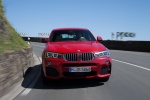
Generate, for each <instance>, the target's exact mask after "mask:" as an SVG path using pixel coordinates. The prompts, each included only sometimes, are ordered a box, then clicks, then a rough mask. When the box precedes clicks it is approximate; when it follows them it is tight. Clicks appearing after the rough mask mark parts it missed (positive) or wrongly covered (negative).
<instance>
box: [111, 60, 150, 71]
mask: <svg viewBox="0 0 150 100" xmlns="http://www.w3.org/2000/svg"><path fill="white" fill-rule="evenodd" d="M112 60H113V61H117V62H121V63H124V64H128V65H131V66H135V67H137V68H141V69H145V70H148V71H150V69H149V68H145V67H142V66H139V65H135V64H131V63H128V62H124V61H120V60H116V59H112Z"/></svg>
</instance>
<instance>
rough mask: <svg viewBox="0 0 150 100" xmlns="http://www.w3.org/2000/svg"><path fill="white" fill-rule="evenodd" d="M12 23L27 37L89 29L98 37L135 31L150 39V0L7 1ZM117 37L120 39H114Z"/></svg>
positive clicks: (6, 5)
mask: <svg viewBox="0 0 150 100" xmlns="http://www.w3.org/2000/svg"><path fill="white" fill-rule="evenodd" d="M3 4H4V7H5V8H4V11H5V12H6V17H7V18H8V20H9V21H10V23H11V25H12V26H13V27H14V28H15V29H16V30H17V32H20V33H26V36H32V37H37V36H39V35H38V34H39V33H50V32H51V30H52V29H54V28H60V27H82V28H88V29H89V30H90V31H91V32H92V33H93V34H94V36H95V37H96V36H102V38H103V39H104V40H108V39H111V33H112V32H113V33H115V34H116V32H134V33H136V37H135V38H127V37H124V38H123V40H147V41H150V0H3ZM114 39H116V38H114Z"/></svg>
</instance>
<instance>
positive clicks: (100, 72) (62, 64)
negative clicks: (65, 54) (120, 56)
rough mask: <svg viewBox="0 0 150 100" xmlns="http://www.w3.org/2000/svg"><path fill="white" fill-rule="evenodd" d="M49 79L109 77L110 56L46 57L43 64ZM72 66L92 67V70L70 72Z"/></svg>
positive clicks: (45, 74)
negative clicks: (85, 59) (79, 57)
mask: <svg viewBox="0 0 150 100" xmlns="http://www.w3.org/2000/svg"><path fill="white" fill-rule="evenodd" d="M42 65H43V66H42V68H43V72H44V76H45V77H46V78H47V79H61V78H65V79H72V78H75V79H76V78H107V77H110V75H111V69H112V68H111V67H112V61H111V58H110V57H105V58H95V59H94V60H92V61H75V62H73V61H65V60H64V59H61V58H44V59H43V64H42ZM70 67H90V68H91V71H90V72H69V68H70Z"/></svg>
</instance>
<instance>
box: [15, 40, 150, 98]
mask: <svg viewBox="0 0 150 100" xmlns="http://www.w3.org/2000/svg"><path fill="white" fill-rule="evenodd" d="M31 44H32V46H33V51H34V53H35V54H36V55H37V56H38V57H41V54H42V51H43V49H44V46H45V44H43V43H34V42H33V43H31ZM110 53H111V56H112V59H113V65H112V67H113V68H112V75H111V77H110V80H109V81H108V82H106V83H99V82H97V81H93V80H72V81H70V80H65V81H64V80H63V81H60V82H55V83H48V84H44V83H43V81H42V78H41V76H40V75H39V77H37V81H35V84H34V85H33V86H31V87H25V88H26V89H25V90H24V91H23V92H22V93H20V94H19V95H18V96H17V97H15V98H14V100H150V53H142V52H130V51H119V50H110ZM37 76H38V75H37Z"/></svg>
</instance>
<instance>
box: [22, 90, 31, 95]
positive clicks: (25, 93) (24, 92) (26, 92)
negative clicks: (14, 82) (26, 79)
mask: <svg viewBox="0 0 150 100" xmlns="http://www.w3.org/2000/svg"><path fill="white" fill-rule="evenodd" d="M30 91H31V89H25V91H23V93H22V94H21V96H26V95H27V94H29V92H30Z"/></svg>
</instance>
